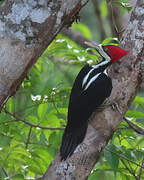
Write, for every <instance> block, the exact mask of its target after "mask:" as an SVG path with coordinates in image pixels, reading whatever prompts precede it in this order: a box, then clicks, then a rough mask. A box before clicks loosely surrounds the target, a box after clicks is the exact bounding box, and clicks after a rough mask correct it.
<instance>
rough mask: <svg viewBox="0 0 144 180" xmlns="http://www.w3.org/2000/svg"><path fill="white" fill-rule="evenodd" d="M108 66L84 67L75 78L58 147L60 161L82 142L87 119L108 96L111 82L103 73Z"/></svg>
mask: <svg viewBox="0 0 144 180" xmlns="http://www.w3.org/2000/svg"><path fill="white" fill-rule="evenodd" d="M110 64H111V63H107V64H105V65H103V66H97V65H96V66H95V67H92V66H90V65H85V66H84V67H83V68H82V69H81V71H80V72H79V74H78V76H77V77H76V80H75V82H74V85H73V88H72V91H71V95H70V100H69V106H68V122H67V126H66V129H65V131H64V134H63V138H62V145H61V147H60V155H61V160H66V158H67V157H69V156H71V155H72V154H73V152H74V150H75V149H76V147H77V146H78V145H79V144H80V143H81V142H82V141H83V140H84V137H85V134H86V131H87V127H88V119H89V118H90V116H91V115H92V113H93V112H94V111H95V110H96V109H97V108H98V107H99V106H100V105H101V104H102V103H103V102H104V101H105V99H106V98H107V97H109V96H110V94H111V91H112V81H111V78H110V77H109V76H108V75H107V74H106V72H105V70H106V68H107V67H108V66H109V65H110Z"/></svg>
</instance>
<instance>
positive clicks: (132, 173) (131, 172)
mask: <svg viewBox="0 0 144 180" xmlns="http://www.w3.org/2000/svg"><path fill="white" fill-rule="evenodd" d="M121 162H122V163H123V165H124V166H125V168H126V169H127V171H128V172H129V173H130V174H131V175H133V177H134V178H135V179H136V180H138V178H137V177H136V175H135V173H134V172H133V171H131V170H130V169H129V168H128V166H127V164H126V163H125V162H124V160H123V159H121Z"/></svg>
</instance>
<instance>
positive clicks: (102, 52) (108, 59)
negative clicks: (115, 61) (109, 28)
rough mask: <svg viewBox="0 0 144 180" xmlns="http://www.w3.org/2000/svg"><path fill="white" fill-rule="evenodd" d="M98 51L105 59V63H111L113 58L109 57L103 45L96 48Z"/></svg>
mask: <svg viewBox="0 0 144 180" xmlns="http://www.w3.org/2000/svg"><path fill="white" fill-rule="evenodd" d="M96 49H97V50H98V52H99V53H100V55H101V56H102V57H104V59H105V61H107V62H110V60H111V58H110V57H109V56H108V54H107V53H106V52H105V51H104V50H103V48H102V47H101V45H100V46H99V47H98V48H96Z"/></svg>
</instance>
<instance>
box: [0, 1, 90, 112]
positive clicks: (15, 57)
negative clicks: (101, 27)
mask: <svg viewBox="0 0 144 180" xmlns="http://www.w3.org/2000/svg"><path fill="white" fill-rule="evenodd" d="M87 1H88V0H58V1H51V0H47V1H46V0H7V1H6V2H5V4H4V5H3V7H1V9H0V109H1V108H2V107H3V105H4V103H5V102H6V101H7V99H8V97H10V96H11V95H12V94H13V93H15V91H16V89H17V87H18V86H19V85H20V84H21V82H22V81H23V79H24V78H25V76H26V74H27V72H28V71H29V69H30V68H31V67H32V65H33V64H34V63H35V62H36V60H37V59H38V57H39V56H40V55H41V54H42V53H43V51H44V50H45V49H46V48H47V46H48V45H49V44H50V43H51V41H52V40H53V39H54V38H55V36H56V35H57V34H58V32H59V31H60V30H61V29H62V28H63V27H64V26H69V25H71V23H72V22H73V21H74V20H75V16H76V14H77V13H78V12H79V11H80V9H81V8H82V7H83V6H84V5H85V4H86V3H87Z"/></svg>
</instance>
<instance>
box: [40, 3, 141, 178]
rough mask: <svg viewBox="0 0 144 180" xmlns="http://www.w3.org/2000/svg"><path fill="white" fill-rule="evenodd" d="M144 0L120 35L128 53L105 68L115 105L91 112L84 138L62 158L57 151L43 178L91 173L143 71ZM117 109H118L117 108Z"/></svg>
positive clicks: (136, 89)
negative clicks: (67, 156)
mask: <svg viewBox="0 0 144 180" xmlns="http://www.w3.org/2000/svg"><path fill="white" fill-rule="evenodd" d="M143 32H144V0H137V3H136V6H135V8H134V9H133V11H132V14H131V17H130V21H129V23H128V25H127V28H126V30H125V32H124V34H123V36H122V39H121V43H120V44H121V46H122V47H123V48H124V49H126V50H129V51H130V52H129V55H128V56H127V57H125V58H123V59H122V60H121V61H119V62H118V63H116V64H114V65H113V66H112V67H111V68H110V69H109V75H110V76H111V77H112V81H113V91H112V94H111V97H110V98H109V101H111V102H112V101H113V100H115V101H116V103H117V105H118V107H119V108H115V109H113V108H112V107H111V106H109V107H106V108H105V109H104V110H103V111H102V112H99V113H96V114H93V116H92V117H91V119H90V121H89V127H88V130H87V134H86V137H85V140H84V142H83V143H82V144H81V145H80V146H78V148H77V149H76V151H75V153H74V154H73V155H72V156H71V157H70V158H68V159H67V160H66V161H62V162H60V157H59V153H58V154H57V156H56V157H55V159H54V161H53V162H52V163H51V165H50V166H49V168H48V170H47V172H46V173H45V175H44V176H43V180H74V179H75V180H85V179H87V177H88V175H89V174H90V173H91V171H92V169H93V167H94V165H95V163H96V162H97V161H98V159H99V157H100V153H101V151H102V150H103V149H104V147H105V146H106V145H107V143H108V141H109V140H110V138H111V137H112V135H113V133H114V132H115V131H116V129H117V127H118V125H119V124H120V122H121V121H122V119H123V117H124V115H125V113H126V111H127V110H128V107H129V106H130V104H131V102H132V101H133V99H134V97H135V96H136V94H137V91H138V90H139V87H140V84H141V82H142V80H143V78H142V77H143V74H144V71H143V70H144V36H143V34H144V33H143ZM118 109H119V110H118Z"/></svg>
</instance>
